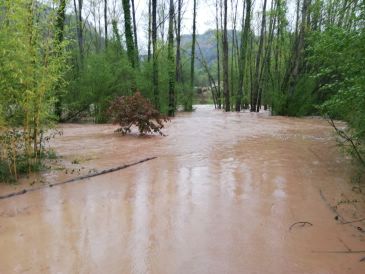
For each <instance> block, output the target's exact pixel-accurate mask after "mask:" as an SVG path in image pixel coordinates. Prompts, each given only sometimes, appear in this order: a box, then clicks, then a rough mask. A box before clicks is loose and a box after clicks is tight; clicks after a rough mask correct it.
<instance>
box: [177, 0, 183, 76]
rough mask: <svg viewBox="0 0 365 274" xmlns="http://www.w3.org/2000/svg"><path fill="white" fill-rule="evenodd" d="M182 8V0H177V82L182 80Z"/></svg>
mask: <svg viewBox="0 0 365 274" xmlns="http://www.w3.org/2000/svg"><path fill="white" fill-rule="evenodd" d="M181 8H182V0H178V1H177V24H176V28H177V30H176V82H177V83H181V82H182V75H181V73H182V68H181Z"/></svg>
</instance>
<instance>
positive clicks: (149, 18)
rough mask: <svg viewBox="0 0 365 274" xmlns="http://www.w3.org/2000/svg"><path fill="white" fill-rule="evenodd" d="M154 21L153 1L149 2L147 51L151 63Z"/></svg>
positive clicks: (149, 0)
mask: <svg viewBox="0 0 365 274" xmlns="http://www.w3.org/2000/svg"><path fill="white" fill-rule="evenodd" d="M151 21H152V11H151V0H148V49H147V60H148V62H149V61H151V43H152V41H151V40H152V39H151V36H152V35H151V33H152V30H151V23H152V22H151Z"/></svg>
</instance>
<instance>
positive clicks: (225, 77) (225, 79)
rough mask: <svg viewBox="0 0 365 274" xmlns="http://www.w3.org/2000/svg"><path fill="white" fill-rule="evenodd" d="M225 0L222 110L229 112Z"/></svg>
mask: <svg viewBox="0 0 365 274" xmlns="http://www.w3.org/2000/svg"><path fill="white" fill-rule="evenodd" d="M227 6H228V3H227V0H224V23H223V24H224V25H223V93H224V110H225V111H230V110H231V104H230V100H229V99H230V95H229V85H228V81H229V79H228V58H229V57H228V37H227V15H228V14H227V9H228V7H227Z"/></svg>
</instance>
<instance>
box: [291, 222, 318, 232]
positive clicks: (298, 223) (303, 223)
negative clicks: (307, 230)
mask: <svg viewBox="0 0 365 274" xmlns="http://www.w3.org/2000/svg"><path fill="white" fill-rule="evenodd" d="M296 225H300V226H301V227H304V226H306V225H309V226H313V224H312V223H310V222H296V223H294V224H292V225H291V226H290V227H289V230H292V228H294V227H295V226H296Z"/></svg>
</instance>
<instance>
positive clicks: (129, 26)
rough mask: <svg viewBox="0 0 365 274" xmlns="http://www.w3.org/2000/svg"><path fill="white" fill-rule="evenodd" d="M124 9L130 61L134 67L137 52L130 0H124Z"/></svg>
mask: <svg viewBox="0 0 365 274" xmlns="http://www.w3.org/2000/svg"><path fill="white" fill-rule="evenodd" d="M122 4H123V11H124V33H125V40H126V45H127V55H128V59H129V63H130V64H131V66H132V67H133V68H135V67H136V53H135V48H134V40H133V32H132V19H131V12H130V5H129V0H122Z"/></svg>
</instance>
